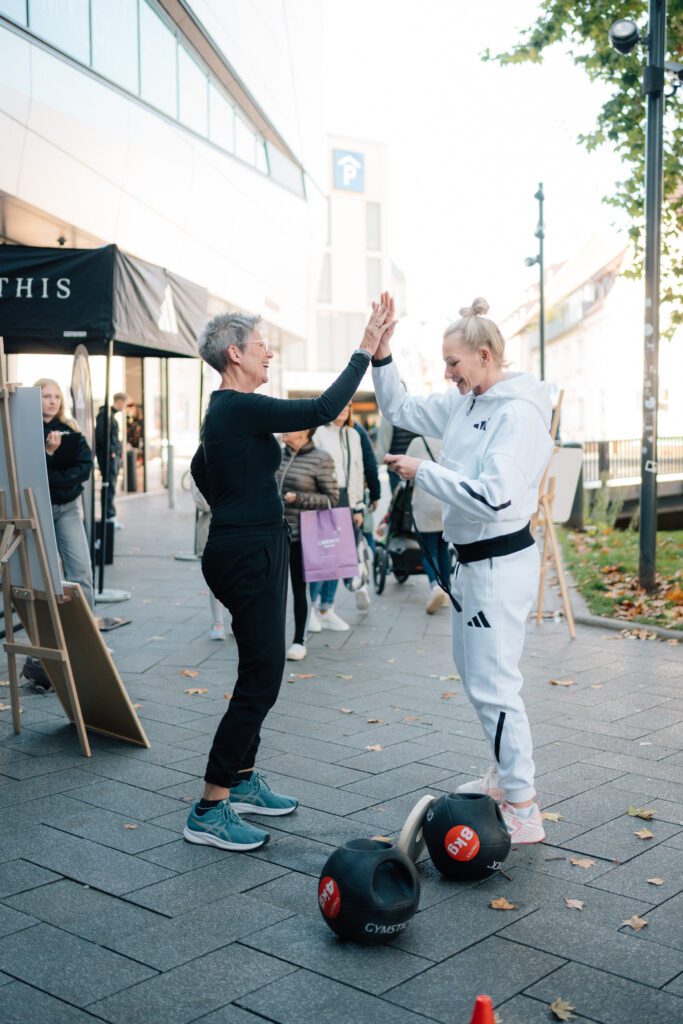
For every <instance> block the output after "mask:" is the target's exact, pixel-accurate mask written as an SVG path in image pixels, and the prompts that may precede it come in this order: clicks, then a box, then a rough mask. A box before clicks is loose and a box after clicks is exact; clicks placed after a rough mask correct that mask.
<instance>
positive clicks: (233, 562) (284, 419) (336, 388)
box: [183, 302, 392, 850]
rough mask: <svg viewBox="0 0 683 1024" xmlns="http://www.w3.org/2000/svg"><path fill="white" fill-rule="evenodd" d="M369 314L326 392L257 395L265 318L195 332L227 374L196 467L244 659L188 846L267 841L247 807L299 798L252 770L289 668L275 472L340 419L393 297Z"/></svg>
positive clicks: (232, 846)
mask: <svg viewBox="0 0 683 1024" xmlns="http://www.w3.org/2000/svg"><path fill="white" fill-rule="evenodd" d="M372 310H373V311H372V315H371V316H370V319H369V321H368V324H367V326H366V328H365V333H364V334H363V338H362V341H361V344H360V347H359V348H358V349H357V350H356V351H355V352H354V353H353V354H352V355H351V358H350V360H349V363H348V366H347V367H346V369H345V370H343V371H342V373H341V374H340V375H339V377H337V379H336V380H335V381H334V382H333V383H332V384H331V385H330V387H329V388H328V389H327V391H325V392H323V394H322V395H320V396H319V397H318V398H307V399H278V398H271V397H269V396H267V395H257V394H255V393H254V392H255V391H256V389H257V388H259V387H261V385H262V384H266V383H267V382H268V368H269V365H270V361H271V359H272V358H273V353H272V352H271V350H270V348H269V346H268V342H267V340H266V338H264V336H263V334H262V332H261V329H260V328H261V318H260V317H257V316H247V315H245V314H243V313H224V314H221V315H220V316H217V317H214V319H213V320H211V321H210V322H209V323H208V324H207V326H206V328H205V330H204V332H203V334H202V336H201V338H200V340H199V353H200V355H201V357H202V359H204V360H205V361H206V362H207V363H208V364H209V365H210V366H212V367H213V369H214V370H216V371H217V372H218V373H219V374H220V375H221V386H220V388H219V389H218V390H217V391H214V392H213V393H212V395H211V399H210V401H209V407H208V409H207V412H206V416H205V418H204V423H203V425H202V436H201V444H200V446H199V448H198V450H197V452H196V454H195V456H194V458H193V460H192V467H191V468H192V476H193V478H194V480H195V482H196V484H197V486H198V487H199V489H200V491H201V492H202V494H203V495H204V497H205V498H206V500H207V502H208V503H209V506H210V507H211V527H210V531H209V539H208V541H207V544H206V547H205V548H204V555H203V558H202V571H203V573H204V578H205V579H206V582H207V583H208V585H209V587H210V588H211V590H212V592H213V593H214V594H215V595H216V597H217V598H218V600H219V601H220V602H221V603H222V604H223V605H225V607H226V608H228V610H229V611H230V613H231V615H232V628H233V633H234V635H235V640H236V641H237V649H238V654H239V665H238V670H237V681H236V683H235V687H234V691H233V694H232V698H231V700H230V703H229V705H228V710H227V712H226V713H225V715H224V716H223V719H222V720H221V722H220V724H219V726H218V729H217V731H216V735H215V737H214V741H213V745H212V747H211V752H210V754H209V760H208V765H207V768H206V773H205V776H204V781H205V786H204V794H203V797H202V799H201V800H199V801H198V802H197V803H195V804H194V805H193V806H192V809H191V811H190V814H189V817H188V821H187V825H186V827H185V830H184V833H183V834H184V836H185V838H186V839H187V840H188V841H189V842H191V843H203V844H206V845H209V846H217V847H219V848H221V849H223V850H255V849H258V848H259V847H261V846H264V845H265V843H267V842H268V839H269V836H268V833H267V832H265V831H263V830H262V829H259V828H255V827H254V826H253V825H251V823H249V822H247V821H244V820H243V819H242V818H241V817H240V814H248V813H251V814H263V815H268V816H274V815H283V814H291V813H292V811H294V810H296V807H297V801H296V800H295V799H294V798H293V797H289V796H282V795H280V794H277V793H273V792H272V790H271V789H270V787H269V786H268V784H267V782H266V781H265V779H264V778H263V776H262V775H261V774H260V773H259V772H257V771H256V770H255V767H254V766H255V761H256V753H257V751H258V747H259V739H260V732H261V726H262V725H263V721H264V719H265V717H266V715H267V714H268V711H269V710H270V708H271V707H272V706H273V704H274V703H275V701H276V700H277V696H278V693H279V690H280V684H281V682H282V675H283V671H284V666H285V610H286V604H287V570H288V566H289V544H290V533H289V528H288V526H287V524H286V522H285V520H284V506H283V503H282V497H281V495H280V493H279V489H278V484H277V480H276V473H277V471H278V469H279V468H280V462H281V459H282V451H281V448H280V445H279V444H278V442H277V440H276V439H275V437H274V436H273V434H274V433H284V432H289V431H298V430H306V429H307V428H309V427H318V426H321V425H322V424H324V423H329V422H330V421H331V420H333V419H335V417H336V416H338V415H339V413H340V411H341V410H342V409H343V408H344V406H345V405H346V404H347V402H348V401H349V400H350V399H351V396H352V395H353V393H354V392H355V391H356V389H357V387H358V385H359V384H360V382H361V380H362V378H363V375H364V374H365V371H366V369H367V367H368V364H369V362H370V359H371V358H372V357H373V356H374V353H375V351H376V350H377V347H378V345H379V343H380V342H381V340H382V337H383V335H384V334H385V333H386V332H387V331H389V330H390V329H391V326H392V322H391V317H390V315H389V313H390V309H389V304H388V303H385V302H380V303H373V307H372Z"/></svg>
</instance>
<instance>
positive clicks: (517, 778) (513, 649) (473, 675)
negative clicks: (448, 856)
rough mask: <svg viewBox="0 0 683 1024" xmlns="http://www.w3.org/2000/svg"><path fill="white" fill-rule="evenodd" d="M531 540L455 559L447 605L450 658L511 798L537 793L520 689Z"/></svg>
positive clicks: (532, 584) (531, 580)
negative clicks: (501, 551) (451, 602)
mask: <svg viewBox="0 0 683 1024" xmlns="http://www.w3.org/2000/svg"><path fill="white" fill-rule="evenodd" d="M538 570H539V557H538V549H537V547H536V545H534V546H533V547H529V548H525V549H524V550H523V551H517V552H515V554H513V555H503V556H502V557H500V558H485V559H483V560H482V561H481V562H470V563H469V564H467V565H461V564H458V565H457V566H456V570H455V573H454V575H453V583H452V592H453V596H454V598H455V599H456V601H457V602H458V604H459V605H460V607H461V608H462V611H460V612H458V611H456V609H455V608H453V609H452V616H453V618H452V621H453V658H454V660H455V664H456V666H457V669H458V672H459V673H460V676H461V678H462V681H463V686H464V688H465V692H466V693H467V696H468V697H469V699H470V702H471V704H472V706H473V708H474V710H475V711H476V713H477V715H478V717H479V721H480V722H481V724H482V728H483V729H484V732H485V733H486V735H487V737H488V739H489V742H490V744H491V749H492V751H493V755H494V757H495V759H496V763H497V766H498V773H499V776H500V783H501V787H502V789H504V790H505V795H506V797H507V799H508V800H511V801H513V802H514V803H522V802H524V801H525V800H530V799H531V798H532V797H533V796H534V793H535V788H534V771H535V766H534V762H533V757H532V744H531V730H530V729H529V720H528V718H527V715H526V711H525V710H524V702H523V701H522V698H521V695H520V691H521V689H522V683H523V679H522V675H521V672H520V671H519V661H520V658H521V657H522V651H523V649H524V633H525V628H526V620H527V616H528V614H529V612H530V611H531V606H532V603H533V601H534V599H535V597H536V593H537V590H538Z"/></svg>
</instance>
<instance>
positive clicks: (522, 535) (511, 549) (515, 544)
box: [453, 523, 535, 565]
mask: <svg viewBox="0 0 683 1024" xmlns="http://www.w3.org/2000/svg"><path fill="white" fill-rule="evenodd" d="M534 543H535V541H534V538H533V537H532V535H531V527H530V525H529V523H527V524H526V526H525V527H523V528H522V529H521V530H517V531H516V533H505V534H503V536H502V537H487V538H485V539H484V540H475V541H474V543H472V544H454V545H453V547H454V548H455V553H456V555H457V557H458V561H459V562H460V563H461V564H462V565H467V563H468V562H481V561H482V560H483V559H484V558H500V556H501V555H513V554H514V553H515V551H523V550H524V548H530V547H531V546H532V545H533V544H534Z"/></svg>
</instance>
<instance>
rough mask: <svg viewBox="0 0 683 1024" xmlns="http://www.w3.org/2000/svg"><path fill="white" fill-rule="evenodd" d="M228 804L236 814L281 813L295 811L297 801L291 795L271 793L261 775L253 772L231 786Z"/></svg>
mask: <svg viewBox="0 0 683 1024" xmlns="http://www.w3.org/2000/svg"><path fill="white" fill-rule="evenodd" d="M230 806H231V807H232V809H233V811H237V812H238V814H270V815H281V814H291V813H292V811H295V810H296V809H297V807H298V806H299V801H298V800H295V799H294V797H293V796H282V795H281V794H279V793H273V791H272V789H271V788H270V786H269V785H268V783H267V782H266V780H265V779H264V778H263V776H262V775H260V774H259V773H258V772H254V773H253V775H252V777H251V778H250V779H246V780H245V781H244V782H240V783H239V785H237V786H232V787H231V789H230Z"/></svg>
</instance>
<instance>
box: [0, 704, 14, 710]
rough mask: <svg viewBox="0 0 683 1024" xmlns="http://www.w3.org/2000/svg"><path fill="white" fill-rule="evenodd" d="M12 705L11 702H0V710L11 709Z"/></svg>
mask: <svg viewBox="0 0 683 1024" xmlns="http://www.w3.org/2000/svg"><path fill="white" fill-rule="evenodd" d="M11 707H12V705H11V704H0V711H9V709H10V708H11Z"/></svg>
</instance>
